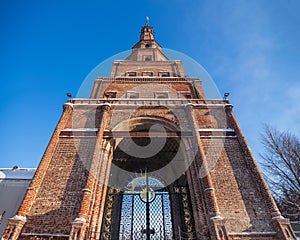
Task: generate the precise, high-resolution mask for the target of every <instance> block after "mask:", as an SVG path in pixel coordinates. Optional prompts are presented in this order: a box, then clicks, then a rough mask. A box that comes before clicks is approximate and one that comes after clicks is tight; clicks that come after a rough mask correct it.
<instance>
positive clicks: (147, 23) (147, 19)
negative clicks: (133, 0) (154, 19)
mask: <svg viewBox="0 0 300 240" xmlns="http://www.w3.org/2000/svg"><path fill="white" fill-rule="evenodd" d="M145 26H149V17H146V24H145Z"/></svg>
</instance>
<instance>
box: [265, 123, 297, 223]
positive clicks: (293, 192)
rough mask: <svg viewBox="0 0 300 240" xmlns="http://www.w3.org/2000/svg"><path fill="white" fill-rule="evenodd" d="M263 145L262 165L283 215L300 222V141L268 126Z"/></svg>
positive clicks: (287, 133) (266, 126) (288, 133)
mask: <svg viewBox="0 0 300 240" xmlns="http://www.w3.org/2000/svg"><path fill="white" fill-rule="evenodd" d="M262 144H263V145H264V147H265V152H264V153H262V154H260V156H261V158H262V159H263V161H262V163H261V165H262V167H263V171H264V175H265V178H266V180H267V182H268V184H269V186H270V188H271V191H272V192H273V195H274V198H275V199H276V201H277V203H278V206H279V208H280V210H281V212H282V214H283V215H285V216H286V217H288V218H290V219H291V220H294V221H296V220H297V221H300V141H299V139H298V138H297V137H296V136H295V135H293V134H291V133H290V132H287V131H284V132H280V131H278V130H276V129H274V128H272V127H270V126H268V125H265V128H264V133H263V134H262Z"/></svg>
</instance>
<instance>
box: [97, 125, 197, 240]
mask: <svg viewBox="0 0 300 240" xmlns="http://www.w3.org/2000/svg"><path fill="white" fill-rule="evenodd" d="M149 128H151V124H149V123H148V124H147V125H144V126H141V125H139V126H138V129H137V130H138V132H147V131H148V130H149ZM134 131H135V129H132V131H131V132H134ZM153 138H155V137H151V139H150V138H149V137H141V136H140V135H137V136H136V137H132V138H126V137H124V138H122V139H118V140H116V141H118V145H117V146H116V147H115V150H114V153H113V160H112V165H114V168H111V173H110V178H109V189H108V194H107V197H106V205H105V213H104V217H103V220H102V221H103V224H102V231H101V239H126V240H127V239H144V240H150V239H151V240H154V239H179V238H180V235H181V236H182V234H184V235H185V238H184V239H195V237H196V235H195V229H194V220H193V214H192V208H191V202H190V195H189V188H188V184H187V178H186V176H185V173H183V174H182V175H181V176H180V177H179V178H178V177H177V178H176V179H174V181H173V182H172V183H170V181H168V180H169V179H171V178H172V175H174V176H175V172H176V170H177V169H175V167H176V164H175V165H174V166H175V167H173V168H172V167H171V168H169V169H168V170H167V172H164V175H162V174H161V172H159V170H160V169H161V168H164V167H165V166H167V165H168V164H169V163H170V162H171V161H173V160H174V156H175V155H176V156H178V154H179V155H181V156H182V157H181V159H179V160H178V157H177V158H176V161H182V162H184V158H183V154H182V151H181V150H180V149H179V148H180V147H179V142H180V138H179V137H178V138H176V137H174V136H172V137H167V138H166V139H165V142H164V145H163V146H162V147H161V148H159V151H157V152H156V153H155V154H154V155H153V156H147V157H145V158H142V157H138V156H133V154H129V153H128V151H127V150H128V149H132V148H133V147H134V146H147V145H149V144H150V142H151V141H153V142H154V145H153V147H154V148H155V147H156V145H155V141H154V140H153ZM153 142H152V143H153ZM179 164H182V163H179ZM114 169H119V170H114ZM167 179H168V180H167ZM166 182H167V183H168V184H166Z"/></svg>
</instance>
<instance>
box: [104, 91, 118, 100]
mask: <svg viewBox="0 0 300 240" xmlns="http://www.w3.org/2000/svg"><path fill="white" fill-rule="evenodd" d="M104 97H105V98H116V97H117V92H116V91H107V92H105V93H104Z"/></svg>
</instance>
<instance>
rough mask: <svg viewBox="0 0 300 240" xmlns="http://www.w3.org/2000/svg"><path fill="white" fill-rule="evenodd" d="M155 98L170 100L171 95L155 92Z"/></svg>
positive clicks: (164, 92) (165, 92)
mask: <svg viewBox="0 0 300 240" xmlns="http://www.w3.org/2000/svg"><path fill="white" fill-rule="evenodd" d="M154 97H155V98H169V93H168V92H167V91H161V92H155V93H154Z"/></svg>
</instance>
